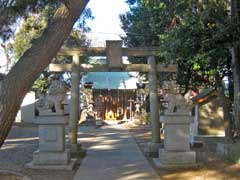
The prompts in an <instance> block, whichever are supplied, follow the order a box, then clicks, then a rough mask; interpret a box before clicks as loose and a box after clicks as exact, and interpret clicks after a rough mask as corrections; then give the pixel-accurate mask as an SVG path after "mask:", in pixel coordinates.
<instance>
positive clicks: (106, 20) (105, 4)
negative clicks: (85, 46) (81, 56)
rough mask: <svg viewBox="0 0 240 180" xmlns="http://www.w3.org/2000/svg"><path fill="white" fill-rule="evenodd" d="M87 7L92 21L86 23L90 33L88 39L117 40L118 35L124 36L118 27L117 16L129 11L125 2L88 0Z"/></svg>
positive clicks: (117, 0) (118, 0)
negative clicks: (90, 11)
mask: <svg viewBox="0 0 240 180" xmlns="http://www.w3.org/2000/svg"><path fill="white" fill-rule="evenodd" d="M87 7H89V8H91V10H92V13H93V16H94V17H95V18H94V20H90V21H87V24H88V26H89V27H90V28H91V31H92V33H89V37H90V38H93V39H94V38H98V39H99V41H103V40H104V39H111V40H117V39H120V38H119V34H121V35H124V31H123V30H122V29H121V26H120V24H121V23H120V19H119V14H121V13H125V12H126V11H128V10H129V8H128V5H127V4H126V3H125V0H90V1H89V3H88V5H87Z"/></svg>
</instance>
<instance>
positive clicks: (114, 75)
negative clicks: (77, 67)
mask: <svg viewBox="0 0 240 180" xmlns="http://www.w3.org/2000/svg"><path fill="white" fill-rule="evenodd" d="M137 75H138V73H136V72H89V73H87V74H86V75H84V76H83V78H82V80H81V82H82V84H84V83H86V82H92V83H93V87H92V88H93V89H136V88H137V86H136V83H137V82H138V78H137Z"/></svg>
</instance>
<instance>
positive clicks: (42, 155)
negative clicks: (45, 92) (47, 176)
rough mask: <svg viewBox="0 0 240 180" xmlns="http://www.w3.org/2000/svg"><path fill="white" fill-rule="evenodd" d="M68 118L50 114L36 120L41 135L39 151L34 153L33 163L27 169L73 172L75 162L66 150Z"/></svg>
mask: <svg viewBox="0 0 240 180" xmlns="http://www.w3.org/2000/svg"><path fill="white" fill-rule="evenodd" d="M67 120H68V116H64V115H59V114H54V113H49V114H48V115H45V116H39V117H37V119H36V123H37V124H38V133H39V149H38V150H37V151H35V152H34V153H33V161H32V162H31V163H29V164H27V167H29V168H33V169H63V170H72V169H73V166H74V164H75V161H73V160H71V159H70V151H69V150H68V149H66V148H65V124H66V122H67Z"/></svg>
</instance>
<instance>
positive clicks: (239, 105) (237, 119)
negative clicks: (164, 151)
mask: <svg viewBox="0 0 240 180" xmlns="http://www.w3.org/2000/svg"><path fill="white" fill-rule="evenodd" d="M231 21H232V23H238V22H239V14H238V0H232V1H231ZM231 53H232V68H233V83H234V106H233V107H234V108H233V116H234V131H235V136H240V69H239V68H240V53H239V45H234V46H233V47H232V49H231Z"/></svg>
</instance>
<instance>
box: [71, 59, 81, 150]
mask: <svg viewBox="0 0 240 180" xmlns="http://www.w3.org/2000/svg"><path fill="white" fill-rule="evenodd" d="M79 65H80V58H79V56H78V55H74V56H73V61H72V84H71V109H70V121H69V142H70V145H71V150H72V151H76V150H77V136H78V121H79V83H80V71H79V67H80V66H79Z"/></svg>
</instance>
